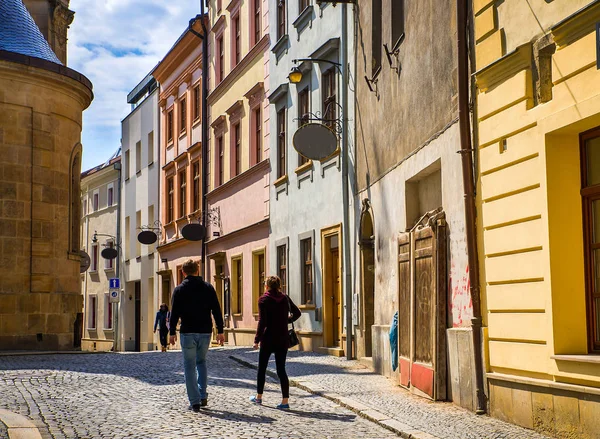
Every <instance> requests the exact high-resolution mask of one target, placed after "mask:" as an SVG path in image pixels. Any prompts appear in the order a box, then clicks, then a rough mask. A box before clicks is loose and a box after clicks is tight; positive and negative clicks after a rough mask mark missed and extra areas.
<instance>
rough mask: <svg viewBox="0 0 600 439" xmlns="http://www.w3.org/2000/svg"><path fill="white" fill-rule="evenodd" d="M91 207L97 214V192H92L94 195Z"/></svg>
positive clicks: (98, 199) (98, 203) (98, 201)
mask: <svg viewBox="0 0 600 439" xmlns="http://www.w3.org/2000/svg"><path fill="white" fill-rule="evenodd" d="M92 200H93V201H92V207H93V209H94V212H97V211H98V209H99V208H100V193H99V192H98V190H95V191H94V195H93V196H92Z"/></svg>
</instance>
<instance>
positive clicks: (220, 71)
mask: <svg viewBox="0 0 600 439" xmlns="http://www.w3.org/2000/svg"><path fill="white" fill-rule="evenodd" d="M216 48H217V50H216V52H217V56H216V60H217V62H216V64H217V65H216V75H215V76H216V80H217V84H220V83H221V82H222V81H223V79H224V77H225V39H224V36H223V34H221V35H219V36H217V41H216Z"/></svg>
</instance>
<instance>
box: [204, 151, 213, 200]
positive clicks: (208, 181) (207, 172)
mask: <svg viewBox="0 0 600 439" xmlns="http://www.w3.org/2000/svg"><path fill="white" fill-rule="evenodd" d="M211 160H212V157H211V155H210V142H208V143H207V146H206V169H204V170H203V172H206V186H207V188H206V190H207V191H210V185H211V181H210V171H211V169H210V167H211Z"/></svg>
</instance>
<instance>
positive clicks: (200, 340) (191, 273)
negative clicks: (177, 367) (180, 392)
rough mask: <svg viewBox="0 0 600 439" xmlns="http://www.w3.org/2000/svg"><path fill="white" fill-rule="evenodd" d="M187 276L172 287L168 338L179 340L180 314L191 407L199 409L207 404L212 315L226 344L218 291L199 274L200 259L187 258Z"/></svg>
mask: <svg viewBox="0 0 600 439" xmlns="http://www.w3.org/2000/svg"><path fill="white" fill-rule="evenodd" d="M182 270H183V273H184V274H185V276H186V277H185V279H184V280H183V282H181V284H180V285H178V286H177V287H176V288H175V290H174V291H173V303H172V309H171V318H170V322H169V328H170V329H169V331H170V334H171V336H170V338H169V342H170V343H171V344H172V345H174V344H175V342H176V341H177V332H176V329H177V322H178V321H179V319H180V318H181V329H180V331H179V332H180V333H181V351H182V352H183V370H184V373H185V386H186V389H187V394H188V399H189V400H190V410H193V411H195V412H198V411H199V410H200V406H202V407H204V406H206V405H207V404H208V394H207V392H206V381H207V374H208V372H207V368H206V354H207V352H208V347H209V345H210V339H211V335H212V329H213V324H212V319H211V314H212V316H213V318H214V319H215V324H216V325H217V332H218V335H217V342H218V343H219V344H220V345H223V343H224V341H225V336H224V335H223V314H222V313H221V307H220V306H219V300H218V299H217V293H216V292H215V289H214V288H213V286H212V285H211V284H209V283H208V282H205V281H204V280H203V279H202V278H201V277H200V276H199V275H198V263H197V262H194V261H193V260H191V259H188V260H187V261H186V262H185V263H184V264H183V267H182Z"/></svg>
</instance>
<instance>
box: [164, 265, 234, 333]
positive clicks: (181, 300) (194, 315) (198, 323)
mask: <svg viewBox="0 0 600 439" xmlns="http://www.w3.org/2000/svg"><path fill="white" fill-rule="evenodd" d="M211 313H212V316H213V317H214V319H215V324H216V325H217V330H218V331H219V334H222V333H223V314H222V313H221V307H220V306H219V300H218V299H217V293H216V291H215V289H214V288H213V286H212V285H211V284H209V283H208V282H204V280H202V278H201V277H200V276H188V277H186V278H185V279H184V280H183V282H181V284H180V285H178V286H177V287H175V290H174V291H173V304H172V307H171V320H170V324H169V332H170V334H171V335H175V331H176V329H177V322H178V321H179V319H180V318H181V328H180V330H179V332H181V333H184V334H188V333H200V334H209V333H211V332H212V327H213V325H212V319H211V318H210V315H211Z"/></svg>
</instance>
